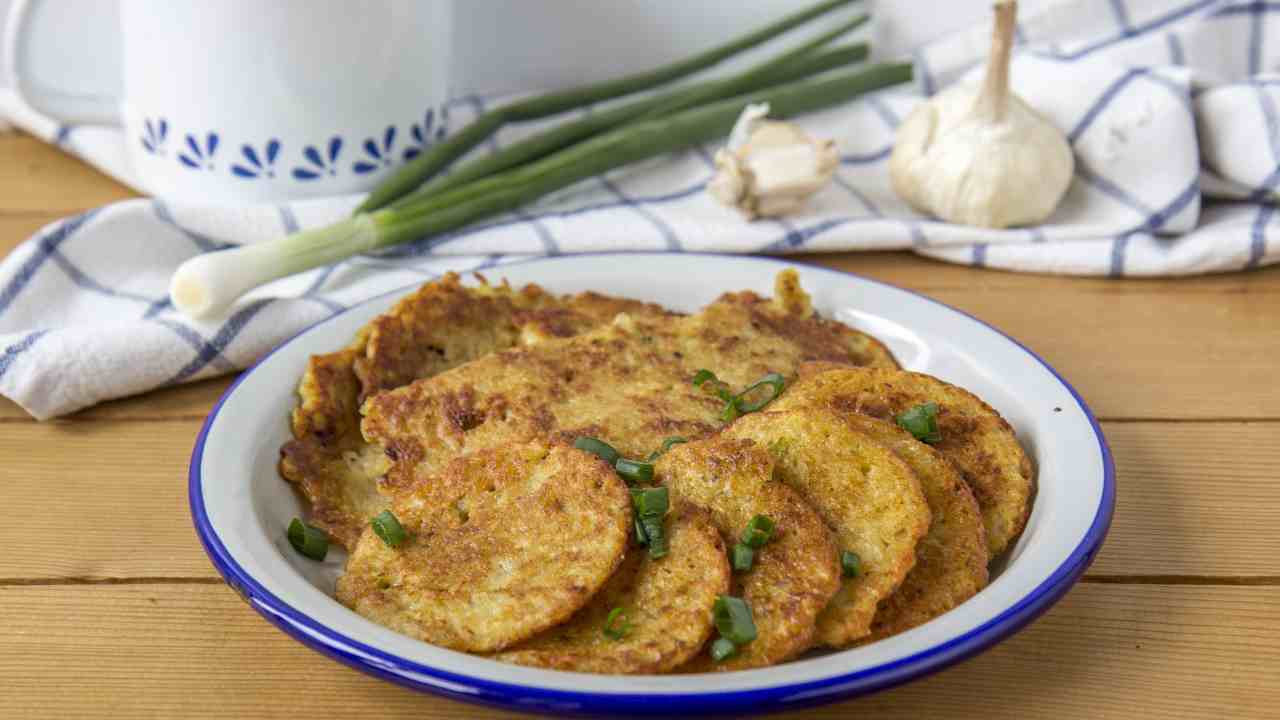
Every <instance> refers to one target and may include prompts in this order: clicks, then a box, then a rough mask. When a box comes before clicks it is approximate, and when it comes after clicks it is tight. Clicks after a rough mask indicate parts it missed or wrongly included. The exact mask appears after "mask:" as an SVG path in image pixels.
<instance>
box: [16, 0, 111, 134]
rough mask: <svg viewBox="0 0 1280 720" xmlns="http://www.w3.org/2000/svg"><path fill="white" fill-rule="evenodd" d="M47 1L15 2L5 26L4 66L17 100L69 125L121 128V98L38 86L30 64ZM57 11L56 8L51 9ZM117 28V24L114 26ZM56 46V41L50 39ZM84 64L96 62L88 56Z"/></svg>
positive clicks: (28, 0)
mask: <svg viewBox="0 0 1280 720" xmlns="http://www.w3.org/2000/svg"><path fill="white" fill-rule="evenodd" d="M43 1H44V0H14V1H13V5H11V6H10V7H9V17H8V20H7V21H6V23H5V37H4V66H5V72H6V73H7V74H8V77H9V82H10V84H11V86H12V87H13V89H14V91H15V92H16V93H17V94H18V97H19V98H21V99H22V101H23V102H24V103H26V104H27V105H29V106H31V108H33V109H34V110H36V112H39V113H41V114H42V115H47V116H49V117H51V118H53V119H55V120H57V121H59V122H61V123H64V124H69V125H120V124H121V122H122V121H121V114H120V98H119V97H117V96H115V95H105V94H95V93H85V92H76V91H73V90H70V89H64V88H57V87H50V86H47V85H42V84H40V83H37V82H35V80H34V79H33V78H32V77H31V76H30V73H29V72H28V68H27V61H28V59H29V58H30V51H29V48H30V47H31V45H32V44H34V43H35V42H37V37H36V36H35V34H33V26H32V22H31V21H32V18H33V17H35V16H36V15H38V14H39V13H38V11H37V8H39V7H40V5H41V4H42V3H43ZM49 9H51V10H55V9H56V8H52V7H51V8H49ZM115 27H118V24H117V25H116V26H115ZM49 40H50V41H52V42H56V41H57V39H56V38H50V39H49ZM79 60H80V61H81V62H84V63H89V62H93V58H92V57H89V56H88V55H87V54H86V56H85V57H83V58H79Z"/></svg>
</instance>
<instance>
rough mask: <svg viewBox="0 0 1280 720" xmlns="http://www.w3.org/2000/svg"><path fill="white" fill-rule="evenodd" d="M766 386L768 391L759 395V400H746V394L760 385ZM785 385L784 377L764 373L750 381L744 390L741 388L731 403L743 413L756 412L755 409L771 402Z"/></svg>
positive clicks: (760, 386)
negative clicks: (757, 378)
mask: <svg viewBox="0 0 1280 720" xmlns="http://www.w3.org/2000/svg"><path fill="white" fill-rule="evenodd" d="M766 386H768V387H769V389H770V392H769V393H768V394H767V395H764V396H763V397H761V398H760V399H759V400H757V401H755V402H748V401H747V396H748V395H750V394H751V393H752V392H754V391H755V390H757V389H759V388H762V387H766ZM786 387H787V379H786V378H784V377H782V376H781V375H779V374H778V373H769V374H768V375H765V376H764V377H762V378H760V379H759V380H757V381H755V382H753V383H751V385H749V386H748V387H747V389H746V390H743V391H742V392H740V393H738V396H737V397H736V398H734V401H733V404H734V406H735V407H736V408H737V410H738V412H739V413H742V414H744V415H745V414H746V413H753V412H756V411H757V410H760V409H762V408H763V407H764V406H765V405H768V404H769V403H771V402H773V401H774V399H776V398H777V397H778V396H779V395H781V394H782V391H783V389H785V388H786Z"/></svg>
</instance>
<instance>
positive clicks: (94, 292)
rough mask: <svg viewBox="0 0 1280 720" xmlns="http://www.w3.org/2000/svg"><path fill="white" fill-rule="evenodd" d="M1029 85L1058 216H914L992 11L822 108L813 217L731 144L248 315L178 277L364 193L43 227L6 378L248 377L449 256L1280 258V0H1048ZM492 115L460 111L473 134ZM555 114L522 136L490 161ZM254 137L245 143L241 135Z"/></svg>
mask: <svg viewBox="0 0 1280 720" xmlns="http://www.w3.org/2000/svg"><path fill="white" fill-rule="evenodd" d="M1021 18H1022V19H1021V23H1020V27H1019V38H1018V39H1019V42H1020V44H1021V48H1022V51H1021V52H1020V53H1019V55H1018V56H1017V58H1016V61H1015V64H1014V69H1013V86H1014V89H1015V91H1016V92H1017V93H1019V94H1020V95H1021V96H1022V97H1024V98H1025V99H1026V100H1027V101H1029V102H1030V103H1031V104H1032V105H1034V106H1035V107H1038V108H1039V109H1041V110H1042V111H1044V112H1045V113H1047V114H1048V115H1049V116H1050V117H1051V118H1053V120H1054V121H1055V122H1056V123H1057V124H1058V125H1059V126H1060V127H1062V128H1063V129H1064V130H1065V131H1067V132H1068V134H1069V137H1070V139H1071V142H1072V144H1073V147H1074V149H1075V152H1076V157H1077V171H1076V177H1075V181H1074V183H1073V185H1072V186H1071V189H1070V191H1069V192H1068V194H1067V197H1066V199H1065V201H1064V202H1063V204H1062V206H1061V207H1060V208H1059V210H1058V211H1057V213H1056V214H1055V215H1054V216H1053V217H1052V218H1051V220H1050V222H1048V223H1046V224H1045V225H1043V226H1039V227H1033V228H1026V229H1017V230H1008V231H989V230H979V229H973V228H963V227H955V226H950V225H946V224H942V223H937V222H934V221H931V220H929V219H927V218H924V217H920V216H918V215H915V214H914V213H912V212H911V211H910V210H909V209H908V208H907V207H905V206H904V205H903V203H901V202H899V201H898V200H897V199H896V198H895V197H894V195H893V193H892V191H891V190H890V187H889V183H888V180H887V177H886V161H887V158H888V155H889V151H890V147H891V144H892V139H893V132H894V128H895V126H896V125H897V124H898V122H899V120H900V119H901V118H902V117H903V115H904V114H905V113H906V112H908V111H909V110H910V109H911V107H912V105H913V104H914V103H916V102H918V101H919V97H920V92H919V91H923V92H924V93H931V92H933V91H935V90H937V89H938V88H940V87H943V86H945V85H947V84H949V83H951V82H956V81H966V80H970V79H973V77H975V76H976V75H977V74H978V73H979V72H980V70H981V68H980V67H978V65H979V64H980V62H981V59H982V57H983V55H984V53H985V51H986V48H987V44H988V37H989V32H990V31H989V29H988V27H987V26H985V25H984V26H982V27H975V28H973V29H972V30H971V31H968V32H965V33H961V34H958V35H956V36H953V37H950V38H947V39H944V40H943V41H941V42H938V43H936V44H933V45H930V46H926V47H923V48H921V49H920V50H919V51H918V52H917V53H916V62H917V68H918V72H917V76H918V78H919V86H920V87H919V88H918V89H917V90H910V89H897V90H889V91H886V92H882V93H879V94H877V95H875V96H872V97H868V98H866V99H863V100H859V101H857V102H854V103H851V104H849V105H848V106H846V107H843V108H838V109H834V110H830V111H826V112H823V113H818V114H814V115H811V116H808V117H806V118H804V119H803V123H804V124H805V125H806V126H807V127H808V128H809V129H810V130H811V131H812V132H813V133H814V134H815V135H817V136H819V137H831V138H834V139H835V140H836V141H837V142H838V144H839V147H840V148H841V151H842V153H843V163H842V165H841V167H840V170H839V172H838V174H837V176H836V182H835V183H834V184H833V185H832V186H831V187H830V188H828V189H827V190H825V191H824V192H823V193H821V194H820V195H819V196H818V197H817V198H815V200H814V202H813V203H812V204H811V205H810V206H809V208H808V209H807V210H806V211H805V212H804V213H803V214H801V215H798V216H795V217H790V218H786V219H783V220H769V221H761V222H756V223H751V224H748V223H745V222H743V221H742V220H741V219H740V218H739V217H738V215H737V214H736V213H734V212H733V211H731V210H728V209H726V208H723V207H721V206H719V205H717V204H715V203H714V202H713V201H712V200H710V199H709V198H708V197H707V195H706V194H705V193H704V192H703V188H704V186H705V184H706V182H707V180H708V178H709V177H710V175H711V154H712V153H713V151H714V149H715V148H714V147H713V146H707V147H703V148H699V149H697V150H693V151H690V152H686V153H683V154H680V155H677V156H673V157H669V158H663V159H661V160H654V161H651V162H647V163H643V164H642V165H641V166H638V167H633V168H626V169H622V170H619V171H616V172H613V173H609V174H608V175H606V176H604V177H600V178H597V179H595V180H592V181H589V182H584V183H580V184H579V185H577V186H575V187H573V188H569V189H566V190H564V191H562V192H560V193H557V194H556V195H554V196H552V197H549V198H547V199H545V200H544V201H542V202H540V203H538V204H536V205H534V206H531V207H528V208H525V209H523V210H522V211H520V212H517V213H513V214H511V215H508V216H505V217H501V218H498V219H495V220H491V221H488V222H484V223H481V224H478V225H475V226H473V227H470V228H467V229H464V230H462V231H459V232H456V233H453V234H451V235H448V236H446V237H441V238H434V239H430V240H424V241H420V242H417V243H414V244H410V245H407V246H403V247H398V248H393V249H391V250H390V251H389V252H384V253H380V254H377V255H373V256H364V257H357V258H352V259H350V260H347V261H345V262H342V263H339V264H338V265H336V266H334V267H328V268H323V269H319V270H315V271H311V272H308V273H304V274H301V275H299V276H295V277H292V278H287V279H284V280H281V281H278V282H276V283H273V284H272V285H269V286H267V287H265V288H262V289H260V290H259V291H257V292H255V293H253V294H251V295H250V296H248V297H246V298H244V299H243V300H242V301H241V302H240V303H239V304H237V305H236V306H235V307H233V308H231V309H230V310H229V311H228V312H227V313H226V314H225V315H224V316H222V317H219V318H216V319H212V320H208V321H201V322H195V321H191V320H187V319H185V318H183V317H181V316H180V315H179V314H177V313H176V312H175V311H174V310H173V309H172V308H171V307H170V306H169V304H168V302H167V300H166V297H165V292H166V287H167V283H168V279H169V276H170V274H171V272H172V271H173V269H174V268H175V267H177V265H178V264H179V263H181V262H182V261H183V260H185V259H187V258H189V257H191V256H192V255H193V254H195V253H199V252H206V251H210V250H216V249H218V248H222V247H226V246H228V245H229V244H234V243H247V242H256V241H260V240H264V239H268V238H271V237H275V236H278V235H280V234H282V233H286V232H291V231H294V230H296V229H298V228H299V227H310V226H314V225H318V224H321V223H327V222H329V221H333V220H336V219H338V218H340V217H343V216H344V215H346V214H347V213H348V212H349V210H350V208H351V207H353V205H354V203H355V202H356V201H357V198H350V197H348V198H336V199H320V200H310V201H305V202H297V203H292V204H288V205H282V206H269V207H263V206H259V207H244V208H235V209H227V208H222V209H213V208H202V207H179V206H176V205H170V204H166V203H164V202H163V201H160V200H132V201H127V202H122V203H117V204H114V205H110V206H107V207H104V208H100V209H98V210H95V211H92V212H88V213H85V214H83V215H80V216H77V217H73V218H68V219H66V220H64V221H61V222H58V223H55V224H53V225H51V226H49V227H47V228H45V229H44V230H42V231H41V232H40V233H39V234H38V235H37V236H36V237H34V238H32V239H31V240H30V241H29V242H27V243H26V244H24V245H23V246H21V247H19V248H18V249H17V250H16V251H14V252H13V253H12V254H10V255H9V256H8V257H7V258H5V259H4V260H3V262H0V393H3V394H4V395H6V396H8V397H10V398H13V399H14V400H16V401H17V402H18V403H20V404H21V405H22V406H23V407H24V408H26V409H27V410H28V411H29V412H30V413H31V414H32V415H34V416H35V417H37V418H49V417H53V416H57V415H61V414H64V413H68V412H71V411H73V410H76V409H78V408H82V407H85V406H87V405H91V404H93V403H96V402H99V401H101V400H104V399H107V398H113V397H119V396H123V395H128V394H132V393H137V392H142V391H145V390H148V389H151V388H156V387H161V386H166V385H172V384H175V383H181V382H186V381H189V380H195V379H199V378H204V377H209V376H212V375H216V374H220V373H225V372H229V371H231V370H233V369H235V368H239V367H243V366H245V365H246V364H248V363H250V362H251V361H252V360H254V359H255V358H256V357H258V356H260V355H261V354H262V353H263V352H265V351H266V350H268V349H270V348H271V347H272V346H273V345H275V344H276V343H278V342H280V341H281V340H283V339H284V338H286V337H288V336H289V335H290V334H291V333H293V332H295V331H296V330H297V329H299V328H301V327H303V326H305V325H307V324H308V323H311V322H314V321H317V320H320V319H323V318H325V317H327V316H329V315H331V314H333V313H336V312H339V311H341V310H342V309H343V308H345V307H348V306H350V305H352V304H354V303H357V302H359V301H361V300H362V299H365V298H368V297H371V296H373V295H376V294H379V293H382V292H385V291H388V290H391V289H394V288H396V287H399V286H403V285H407V284H410V283H413V282H416V281H421V280H423V279H426V278H430V277H434V276H435V275H437V274H438V273H441V272H443V271H445V270H449V269H458V270H465V269H472V268H478V267H488V266H492V265H496V264H500V263H502V262H504V261H505V260H506V259H509V258H511V257H512V256H513V255H519V254H548V253H571V252H588V251H591V252H596V251H619V250H654V249H660V250H670V251H673V252H680V251H715V252H744V253H745V252H775V253H798V252H822V251H835V250H862V249H886V248H909V249H912V250H914V251H915V252H918V253H921V254H925V255H929V256H931V257H936V258H941V259H944V260H949V261H952V262H960V263H968V264H973V265H986V266H991V267H999V268H1005V269H1009V270H1024V271H1032V272H1050V273H1066V274H1079V275H1111V276H1138V275H1141V276H1151V275H1182V274H1193V273H1207V272H1223V271H1230V270H1238V269H1243V268H1251V267H1256V266H1259V265H1264V264H1270V263H1274V262H1277V261H1280V241H1278V240H1277V238H1276V237H1275V235H1276V234H1277V233H1278V232H1280V231H1278V230H1277V224H1276V222H1274V220H1275V218H1274V217H1273V216H1274V213H1275V208H1274V204H1273V203H1274V202H1275V199H1276V196H1277V192H1280V191H1278V190H1277V188H1278V187H1280V119H1278V118H1280V77H1274V78H1273V77H1270V76H1268V75H1267V72H1268V71H1271V70H1275V69H1277V68H1278V67H1280V3H1274V2H1228V1H1227V0H1173V1H1170V0H1164V1H1160V0H1065V1H1064V0H1041V1H1040V2H1036V1H1035V0H1026V2H1024V5H1023V8H1022V14H1021ZM482 109H483V102H482V101H481V100H478V99H474V98H469V99H465V100H462V101H459V102H457V103H455V104H454V106H453V107H452V112H451V115H452V124H453V126H454V127H457V126H460V125H461V124H463V123H465V122H467V120H468V119H469V118H470V117H471V116H474V114H475V113H477V112H479V111H481V110H482ZM0 111H3V113H2V114H6V115H8V116H9V118H10V119H11V120H12V121H13V122H15V123H16V124H18V125H20V126H22V127H24V128H26V129H27V130H29V131H31V132H34V133H36V134H37V135H40V136H42V137H44V138H46V139H48V140H49V141H51V142H56V143H58V144H59V145H60V146H62V147H63V148H65V149H66V150H68V151H69V152H72V153H75V154H78V155H80V156H82V157H84V158H85V159H86V160H88V161H89V162H91V163H94V164H95V165H98V166H99V167H102V168H103V169H104V170H106V171H107V172H109V173H111V174H113V175H116V176H117V177H120V178H121V179H123V180H125V181H126V182H128V181H129V175H128V170H127V166H126V165H125V164H124V163H123V162H122V155H123V153H122V148H123V143H124V142H138V141H140V139H138V138H123V137H120V136H119V134H118V131H113V130H108V129H103V128H77V127H57V126H55V125H54V124H52V123H50V122H48V121H47V120H46V119H43V118H40V117H36V116H34V115H32V114H31V113H30V111H29V110H27V109H24V108H22V107H19V106H18V105H17V104H16V103H15V102H14V101H13V100H12V99H10V100H9V101H7V102H5V101H3V99H2V98H0ZM537 129H538V126H537V125H534V126H525V127H516V128H510V129H507V130H504V131H503V132H502V133H501V134H500V135H499V136H498V137H497V138H496V139H495V141H494V142H493V143H490V144H488V146H487V147H485V148H481V149H479V150H477V152H489V151H492V150H493V149H495V148H497V147H499V146H501V145H502V144H504V143H506V142H510V141H511V140H513V139H516V138H518V137H520V136H521V135H522V134H524V133H527V132H530V131H533V130H537ZM226 151H227V152H234V149H231V150H226Z"/></svg>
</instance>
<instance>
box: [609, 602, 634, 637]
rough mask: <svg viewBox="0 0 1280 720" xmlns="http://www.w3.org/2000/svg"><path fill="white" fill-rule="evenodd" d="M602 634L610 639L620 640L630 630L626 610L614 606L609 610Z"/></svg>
mask: <svg viewBox="0 0 1280 720" xmlns="http://www.w3.org/2000/svg"><path fill="white" fill-rule="evenodd" d="M603 632H604V636H605V637H607V638H609V639H610V640H621V639H622V638H624V637H626V636H627V633H629V632H631V623H629V622H627V611H626V610H623V609H622V608H620V607H616V608H614V609H612V610H610V611H609V617H608V618H606V619H605V621H604V629H603Z"/></svg>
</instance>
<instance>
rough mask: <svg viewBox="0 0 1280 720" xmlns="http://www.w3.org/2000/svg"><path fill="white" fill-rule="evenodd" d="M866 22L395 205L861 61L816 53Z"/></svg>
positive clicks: (485, 165)
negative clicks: (633, 126) (640, 124)
mask: <svg viewBox="0 0 1280 720" xmlns="http://www.w3.org/2000/svg"><path fill="white" fill-rule="evenodd" d="M866 21H867V16H865V15H862V16H859V17H856V18H854V19H852V20H850V21H849V22H847V23H844V24H842V25H840V26H839V27H837V28H835V29H834V30H832V31H830V32H827V33H824V34H822V35H820V36H818V37H817V38H814V39H813V40H811V41H810V42H807V43H805V44H804V45H801V46H799V47H797V48H795V49H792V50H788V51H787V52H785V53H783V54H781V55H779V56H778V57H775V58H772V59H770V60H768V61H767V62H763V63H760V64H759V65H757V66H755V67H752V68H751V69H749V70H747V71H745V72H743V73H740V74H738V75H735V76H733V77H729V78H725V79H722V80H711V81H708V82H704V83H699V84H696V85H691V86H688V87H684V88H680V89H677V90H675V91H672V92H669V93H664V94H662V95H658V96H655V97H650V98H645V99H643V100H638V101H635V102H631V103H627V104H625V105H621V106H619V107H615V108H609V109H607V110H602V111H600V112H596V113H593V114H591V115H589V116H587V117H584V118H581V119H579V120H576V121H573V122H568V123H564V124H562V125H558V126H556V127H555V128H552V129H550V130H547V131H544V132H541V133H538V134H536V135H533V136H531V137H528V138H525V139H523V140H520V141H518V142H516V143H513V144H511V145H508V146H507V147H505V148H503V149H502V151H501V152H497V153H494V154H492V155H487V156H485V157H483V158H480V159H477V160H473V161H471V162H469V163H467V164H465V165H463V166H461V167H459V168H457V169H456V170H454V171H452V172H451V173H449V174H448V175H444V176H440V177H437V178H435V179H433V180H431V181H430V182H428V183H426V184H425V185H423V186H422V187H420V188H418V189H417V190H414V191H413V192H411V193H408V194H407V195H403V196H401V197H400V198H399V199H398V200H396V201H395V202H393V203H391V204H390V207H405V206H406V205H412V204H414V203H416V202H418V201H420V200H422V199H423V198H426V197H430V196H432V195H439V194H440V193H442V192H444V191H446V190H451V189H453V188H455V187H459V186H461V185H465V184H467V183H469V182H472V181H474V180H479V179H480V178H483V177H487V176H489V175H493V174H495V173H498V172H501V171H503V170H508V169H511V168H514V167H518V166H520V165H523V164H526V163H529V162H532V161H534V160H537V159H539V158H543V157H546V156H547V155H550V154H551V153H553V152H555V151H557V150H561V149H563V148H566V147H568V146H570V145H572V144H574V143H576V142H578V141H580V140H584V139H586V138H589V137H592V136H594V135H599V134H600V133H603V132H606V131H608V130H612V129H614V128H617V127H620V126H622V125H626V124H629V123H634V122H637V121H644V120H654V119H658V118H662V117H666V116H668V115H671V114H673V113H676V112H679V111H681V110H687V109H689V108H692V107H696V106H698V105H705V104H706V103H709V102H714V101H716V100H724V99H726V98H731V97H734V96H737V95H742V94H744V93H749V92H754V91H756V90H762V89H764V88H768V87H773V86H775V85H781V84H783V83H788V82H793V81H796V80H803V79H805V78H809V77H813V76H815V75H818V74H821V73H824V72H826V71H828V70H833V69H835V68H838V67H843V66H845V65H849V64H851V63H855V62H861V61H862V60H865V59H866V58H867V54H868V52H869V49H868V47H867V45H866V43H857V44H854V45H849V46H846V47H841V48H836V49H834V50H829V51H826V52H817V51H818V50H819V49H820V48H821V47H822V46H824V45H826V44H828V43H830V42H831V41H832V40H835V39H836V38H838V37H840V36H841V35H844V34H845V33H847V32H849V31H850V30H853V29H854V28H856V27H858V26H859V25H862V24H863V23H865V22H866Z"/></svg>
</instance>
